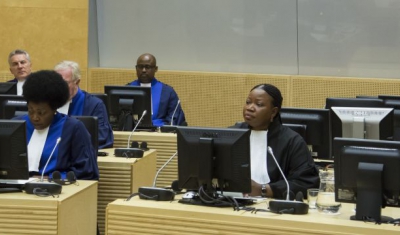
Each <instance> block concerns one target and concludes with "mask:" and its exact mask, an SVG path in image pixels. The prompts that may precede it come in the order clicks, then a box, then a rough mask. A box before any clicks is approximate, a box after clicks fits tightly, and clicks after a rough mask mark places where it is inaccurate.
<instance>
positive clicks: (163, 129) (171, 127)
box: [160, 100, 181, 133]
mask: <svg viewBox="0 0 400 235" xmlns="http://www.w3.org/2000/svg"><path fill="white" fill-rule="evenodd" d="M180 103H181V100H178V103H177V104H176V106H175V109H174V112H173V113H172V117H171V122H170V124H169V125H164V126H162V127H160V130H161V132H166V133H175V132H176V126H174V117H175V113H176V111H177V110H178V107H179V104H180Z"/></svg>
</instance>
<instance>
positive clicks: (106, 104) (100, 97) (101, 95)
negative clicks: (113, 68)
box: [90, 93, 108, 114]
mask: <svg viewBox="0 0 400 235" xmlns="http://www.w3.org/2000/svg"><path fill="white" fill-rule="evenodd" d="M90 94H91V95H92V96H96V97H97V98H99V99H101V100H102V101H103V103H104V105H105V106H106V110H107V114H108V98H107V94H104V93H90Z"/></svg>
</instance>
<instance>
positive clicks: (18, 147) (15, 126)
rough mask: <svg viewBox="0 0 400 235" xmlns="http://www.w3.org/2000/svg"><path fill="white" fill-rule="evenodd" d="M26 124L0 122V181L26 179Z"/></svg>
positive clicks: (21, 121) (17, 121) (9, 121)
mask: <svg viewBox="0 0 400 235" xmlns="http://www.w3.org/2000/svg"><path fill="white" fill-rule="evenodd" d="M27 152H28V151H27V139H26V124H25V121H23V120H0V179H28V178H29V167H28V155H27Z"/></svg>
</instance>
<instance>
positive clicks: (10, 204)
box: [0, 180, 97, 235]
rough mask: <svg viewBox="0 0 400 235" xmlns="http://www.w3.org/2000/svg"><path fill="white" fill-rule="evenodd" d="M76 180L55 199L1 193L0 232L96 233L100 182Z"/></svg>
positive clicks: (64, 187) (20, 193)
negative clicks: (98, 185)
mask: <svg viewBox="0 0 400 235" xmlns="http://www.w3.org/2000/svg"><path fill="white" fill-rule="evenodd" d="M77 182H78V183H79V185H75V184H72V185H67V186H63V188H62V192H61V194H60V195H59V197H54V198H53V197H51V196H49V197H40V196H36V195H34V194H26V193H24V192H16V193H2V194H0V234H59V235H62V234H85V235H86V234H88V235H91V234H96V205H97V197H96V195H97V182H96V181H84V180H78V181H77Z"/></svg>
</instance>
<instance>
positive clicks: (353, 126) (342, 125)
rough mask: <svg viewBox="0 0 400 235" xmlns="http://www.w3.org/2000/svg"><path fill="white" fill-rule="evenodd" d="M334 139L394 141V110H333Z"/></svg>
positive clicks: (338, 108) (332, 128) (332, 127)
mask: <svg viewBox="0 0 400 235" xmlns="http://www.w3.org/2000/svg"><path fill="white" fill-rule="evenodd" d="M331 123H332V125H331V130H332V138H335V137H347V138H360V139H376V140H392V139H393V109H392V108H359V107H332V108H331Z"/></svg>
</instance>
